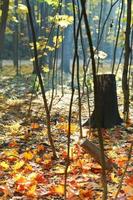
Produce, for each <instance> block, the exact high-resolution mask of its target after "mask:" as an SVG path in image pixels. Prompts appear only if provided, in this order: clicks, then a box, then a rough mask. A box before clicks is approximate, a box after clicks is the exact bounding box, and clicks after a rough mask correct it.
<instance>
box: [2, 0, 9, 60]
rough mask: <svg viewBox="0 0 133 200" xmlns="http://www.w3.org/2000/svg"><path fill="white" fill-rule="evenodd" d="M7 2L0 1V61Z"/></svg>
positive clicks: (7, 0)
mask: <svg viewBox="0 0 133 200" xmlns="http://www.w3.org/2000/svg"><path fill="white" fill-rule="evenodd" d="M8 8H9V0H3V1H2V16H1V20H0V60H1V59H2V52H3V46H4V38H5V30H6V22H7V16H8Z"/></svg>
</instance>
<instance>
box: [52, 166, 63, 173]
mask: <svg viewBox="0 0 133 200" xmlns="http://www.w3.org/2000/svg"><path fill="white" fill-rule="evenodd" d="M54 170H55V171H54V172H55V173H56V174H64V173H65V167H64V166H62V165H57V166H56V167H55V168H54Z"/></svg>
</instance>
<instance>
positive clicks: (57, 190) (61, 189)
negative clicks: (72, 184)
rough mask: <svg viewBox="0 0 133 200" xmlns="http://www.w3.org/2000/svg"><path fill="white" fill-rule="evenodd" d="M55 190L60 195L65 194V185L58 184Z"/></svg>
mask: <svg viewBox="0 0 133 200" xmlns="http://www.w3.org/2000/svg"><path fill="white" fill-rule="evenodd" d="M54 192H55V193H56V194H59V195H63V194H64V186H63V185H57V186H55V187H54Z"/></svg>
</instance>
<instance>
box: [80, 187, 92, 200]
mask: <svg viewBox="0 0 133 200" xmlns="http://www.w3.org/2000/svg"><path fill="white" fill-rule="evenodd" d="M79 196H80V199H82V200H85V199H93V197H94V193H93V191H92V189H81V190H80V191H79Z"/></svg>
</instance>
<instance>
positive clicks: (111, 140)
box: [0, 69, 133, 200]
mask: <svg viewBox="0 0 133 200" xmlns="http://www.w3.org/2000/svg"><path fill="white" fill-rule="evenodd" d="M6 70H7V71H6ZM6 70H5V72H1V75H0V200H8V199H10V200H17V199H21V200H63V199H64V197H63V195H64V172H65V166H66V156H67V132H68V126H67V123H68V112H69V102H70V98H71V90H70V88H69V87H67V86H64V96H62V93H61V89H60V88H59V90H58V91H57V94H56V96H55V98H54V101H53V106H52V110H51V129H52V137H53V140H54V143H55V148H56V151H57V155H58V159H57V160H53V157H52V150H51V147H50V144H49V141H48V136H47V132H46V116H45V109H44V106H43V101H42V97H41V94H40V92H38V93H35V92H34V94H32V93H33V90H32V89H33V84H34V81H33V80H34V79H33V77H31V76H29V75H27V74H25V75H23V76H18V77H16V76H14V73H12V69H6ZM8 74H10V75H9V76H8ZM118 85H119V83H118ZM49 95H50V92H49V91H48V92H47V98H48V99H50V98H49ZM118 98H119V109H120V114H121V113H122V97H121V91H118ZM31 99H32V101H31ZM90 101H91V108H92V109H93V106H92V104H93V96H92V94H91V95H90ZM130 106H131V109H130V110H131V111H133V102H132V101H131V104H130ZM78 117H79V113H78V93H77V91H75V96H74V103H73V112H72V124H71V146H70V159H71V160H70V166H69V168H68V180H67V199H68V200H101V199H102V182H101V173H102V170H101V166H100V165H99V164H98V162H97V161H96V160H95V159H94V158H93V157H91V156H90V155H89V154H88V153H86V152H85V150H83V149H82V148H81V146H80V139H79V125H78ZM86 118H88V107H87V99H86V98H85V97H83V99H82V119H86ZM103 131H104V132H103V137H104V143H105V153H106V155H107V156H108V157H109V159H110V160H111V162H112V163H115V164H116V166H117V169H116V168H113V169H111V170H110V171H109V170H108V171H107V181H108V199H109V200H113V199H114V197H115V194H116V192H117V190H118V186H119V183H120V181H121V177H122V175H123V173H124V170H125V167H126V164H127V163H128V162H129V165H128V168H127V171H126V174H125V176H124V180H123V183H122V188H121V190H120V193H119V197H118V198H117V200H133V157H132V156H131V158H130V160H128V154H129V149H130V146H131V143H132V141H133V112H131V115H130V121H129V123H128V124H123V125H122V126H119V127H115V128H112V129H110V130H103ZM83 135H84V136H86V137H87V138H88V139H89V140H90V141H92V142H93V143H94V144H95V145H97V146H98V135H97V132H95V131H93V132H91V133H90V132H89V129H83Z"/></svg>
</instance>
